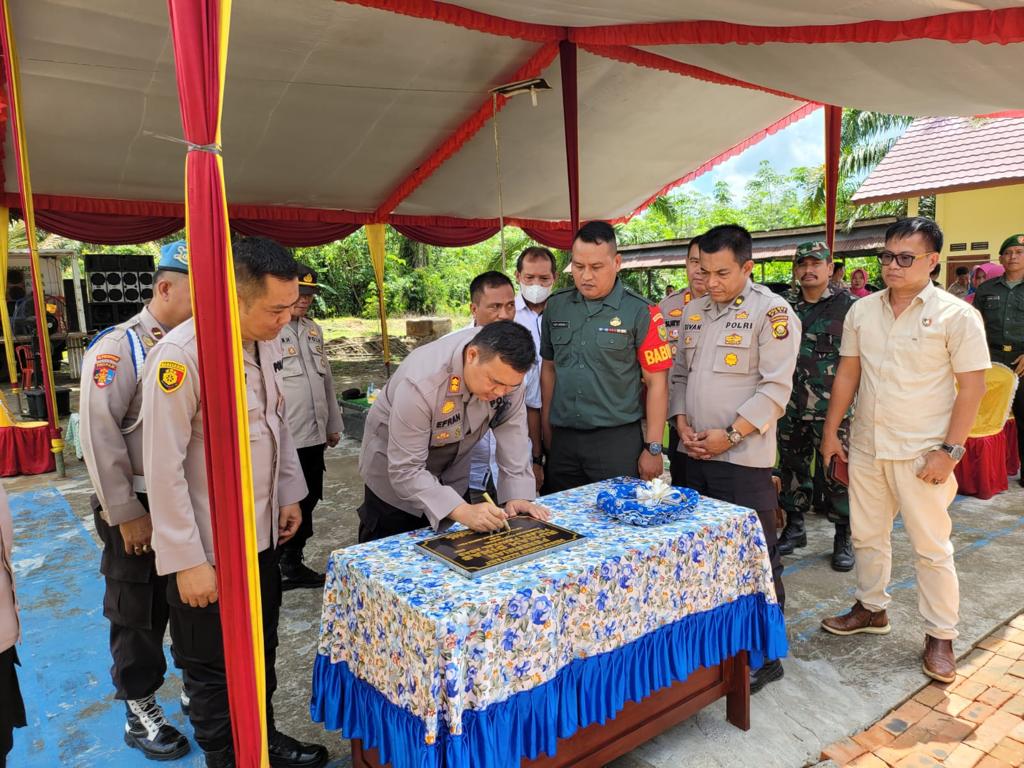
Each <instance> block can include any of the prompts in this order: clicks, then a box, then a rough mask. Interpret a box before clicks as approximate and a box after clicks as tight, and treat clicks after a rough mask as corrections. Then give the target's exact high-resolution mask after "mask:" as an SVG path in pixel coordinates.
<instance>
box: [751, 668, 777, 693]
mask: <svg viewBox="0 0 1024 768" xmlns="http://www.w3.org/2000/svg"><path fill="white" fill-rule="evenodd" d="M784 674H785V671H784V670H783V669H782V662H781V661H779V660H778V659H775V661H768V662H765V664H764V666H762V667H761V668H760V669H759V670H757V671H756V672H751V673H750V692H751V693H752V694H753V693H757V692H758V691H760V690H761V689H762V688H764V687H765V686H766V685H768V683H774V682H775V681H776V680H781V679H782V676H783V675H784Z"/></svg>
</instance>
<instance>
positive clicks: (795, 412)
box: [779, 242, 854, 571]
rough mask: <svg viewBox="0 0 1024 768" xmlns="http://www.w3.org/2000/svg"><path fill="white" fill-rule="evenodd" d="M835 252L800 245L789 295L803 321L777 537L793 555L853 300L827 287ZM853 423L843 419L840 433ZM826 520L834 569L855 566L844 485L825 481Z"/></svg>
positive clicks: (784, 442) (783, 436)
mask: <svg viewBox="0 0 1024 768" xmlns="http://www.w3.org/2000/svg"><path fill="white" fill-rule="evenodd" d="M831 269H832V254H831V253H830V252H829V250H828V247H827V246H826V245H825V243H822V242H810V243H802V244H800V245H799V246H798V247H797V249H796V256H795V258H794V261H793V273H794V277H795V279H796V282H797V287H795V288H793V289H791V291H790V293H789V294H788V295H787V296H786V299H787V300H788V301H789V303H790V304H792V305H793V308H794V310H795V311H796V313H797V316H798V317H799V318H800V322H801V324H802V328H803V330H802V334H801V337H800V354H799V356H798V357H797V362H796V371H795V372H794V373H793V395H792V397H791V398H790V401H789V406H788V407H787V408H786V413H785V415H784V416H783V417H782V418H781V419H780V420H779V470H780V474H781V476H782V495H781V496H780V499H779V502H780V504H781V505H782V508H783V509H785V510H786V518H787V523H786V528H785V530H783V532H782V536H780V537H779V552H781V553H782V554H784V555H788V554H792V552H793V550H794V549H796V548H797V547H804V546H807V533H806V531H805V528H804V517H805V515H807V514H808V513H809V512H810V508H811V498H812V495H813V477H812V470H811V466H812V463H816V462H821V460H822V459H821V452H820V449H821V435H822V428H823V427H824V424H825V412H826V411H827V410H828V399H829V395H830V392H831V390H832V382H833V381H834V380H835V375H836V368H838V366H839V343H840V341H841V339H842V334H843V320H844V319H845V318H846V313H847V312H848V311H849V309H850V307H851V305H852V304H853V302H854V298H853V296H851V295H850V293H849V292H848V291H845V290H842V289H836V288H835V287H833V286H831V285H829V273H830V272H831ZM848 426H849V423H848V422H847V421H844V422H843V425H842V427H841V429H840V433H841V436H842V437H843V439H844V440H845V439H846V430H847V428H848ZM825 482H826V496H827V499H828V518H829V520H831V521H832V522H833V523H835V527H836V534H835V538H834V540H833V547H832V568H833V569H834V570H837V571H849V570H851V569H852V568H853V562H854V561H853V547H852V546H851V544H850V501H849V497H848V496H847V489H846V487H845V486H843V485H842V484H841V483H836V482H834V481H832V480H829V479H826V481H825Z"/></svg>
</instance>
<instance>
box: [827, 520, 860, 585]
mask: <svg viewBox="0 0 1024 768" xmlns="http://www.w3.org/2000/svg"><path fill="white" fill-rule="evenodd" d="M855 562H856V561H855V560H854V557H853V543H852V542H851V541H850V526H848V525H842V524H836V535H835V538H834V539H833V540H832V570H833V571H839V572H841V573H845V572H846V571H852V570H853V566H854V563H855Z"/></svg>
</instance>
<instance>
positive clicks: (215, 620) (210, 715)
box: [167, 549, 281, 752]
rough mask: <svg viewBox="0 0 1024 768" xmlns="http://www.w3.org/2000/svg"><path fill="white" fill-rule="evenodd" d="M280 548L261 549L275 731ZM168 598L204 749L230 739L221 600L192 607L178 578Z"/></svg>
mask: <svg viewBox="0 0 1024 768" xmlns="http://www.w3.org/2000/svg"><path fill="white" fill-rule="evenodd" d="M277 560H278V553H277V551H276V550H274V549H265V550H263V551H262V552H260V554H259V570H260V596H261V598H262V601H263V660H264V665H265V669H266V675H267V732H268V734H273V733H274V709H273V707H272V706H271V699H272V698H273V696H274V691H275V690H277V672H276V670H275V669H274V663H275V661H276V660H277V624H278V619H279V618H280V613H281V571H280V569H279V568H278V566H277ZM167 602H168V603H169V604H170V607H171V656H172V657H173V658H174V665H175V666H176V667H177V668H178V669H180V670H181V677H182V682H183V683H184V686H185V693H186V694H187V695H188V697H189V699H190V702H189V713H188V717H189V720H191V721H192V729H193V731H194V732H195V736H196V743H197V744H199V746H200V747H201V748H202V749H203V751H204V752H212V751H215V750H219V749H224V748H225V747H228V746H230V745H231V743H232V742H231V712H230V709H229V706H228V682H227V675H226V672H225V668H224V639H223V636H222V634H221V623H220V604H219V603H214V604H213V605H208V606H206V607H205V608H192V607H191V606H190V605H188V603H183V602H182V601H181V595H180V594H179V593H178V580H177V579H176V578H173V577H172V578H169V579H168V580H167Z"/></svg>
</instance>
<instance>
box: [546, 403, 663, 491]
mask: <svg viewBox="0 0 1024 768" xmlns="http://www.w3.org/2000/svg"><path fill="white" fill-rule="evenodd" d="M643 448H644V438H643V434H642V433H641V431H640V422H639V421H634V422H633V423H632V424H623V425H622V426H621V427H602V428H600V429H569V428H567V427H552V428H551V450H550V451H549V452H548V463H547V467H546V468H545V470H544V493H556V492H558V491H567V490H569V489H571V488H579V487H580V486H581V485H587V484H589V483H596V482H599V481H601V480H608V479H610V478H613V477H619V476H627V477H636V476H637V472H638V469H637V462H638V461H639V460H640V452H641V451H642V450H643Z"/></svg>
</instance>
